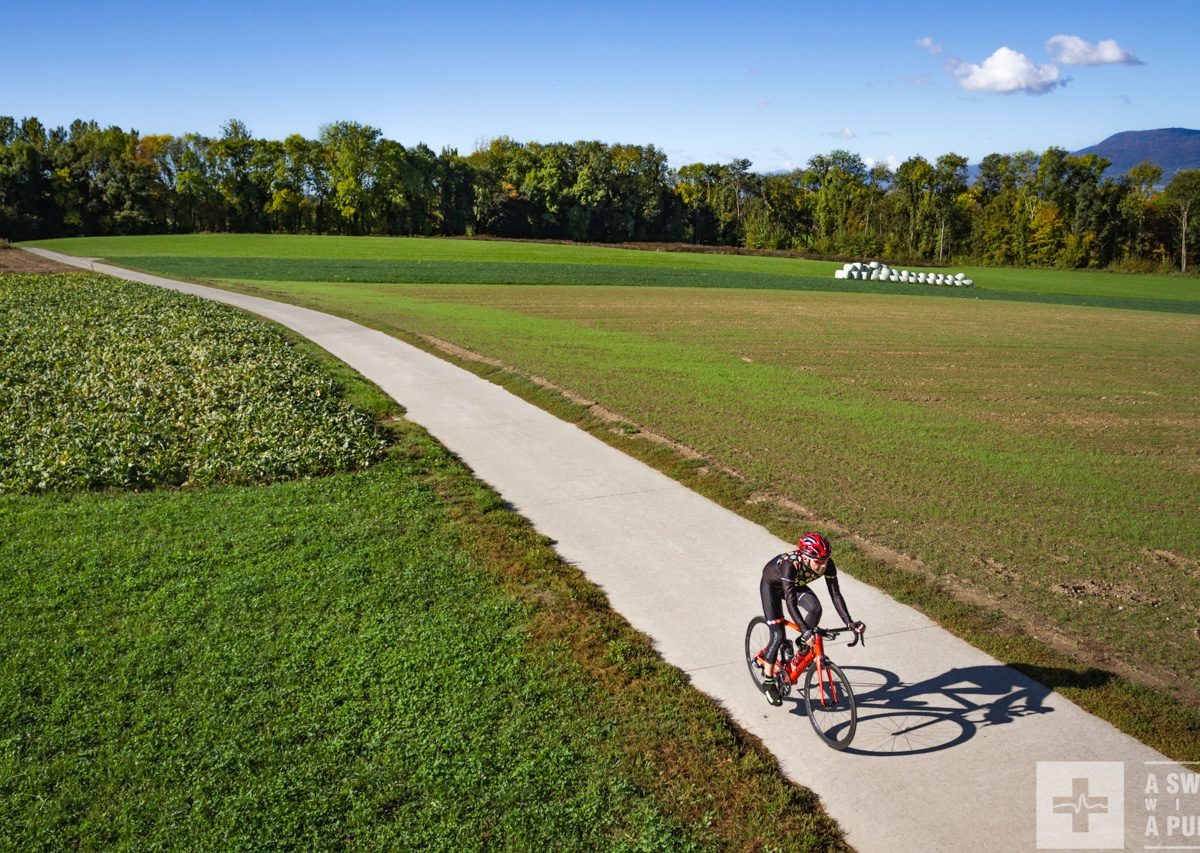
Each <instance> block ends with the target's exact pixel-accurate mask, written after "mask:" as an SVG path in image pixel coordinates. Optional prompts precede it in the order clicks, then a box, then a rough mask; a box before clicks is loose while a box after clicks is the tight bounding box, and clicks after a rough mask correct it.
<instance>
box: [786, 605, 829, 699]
mask: <svg viewBox="0 0 1200 853" xmlns="http://www.w3.org/2000/svg"><path fill="white" fill-rule="evenodd" d="M783 624H784V625H786V626H787V627H788V628H791V629H792V630H793V631H796V632H797V633H803V630H802V629H801V628H800V626H799V625H797V624H796V623H795V622H792V621H791V620H788V619H785V620H784V622H783ZM822 634H823V632H822V631H821V630H820V629H817V630H816V631H814V632H813V635H812V645H811V646H809V648H808V651H806V652H805V653H804V654H803V655H794V656H793V657H792V659H791V660H790V661H788V662H787V664H785V665H784V666H782V667H780V669H779V673H780V674H783V675H785V676H786V677H787V680H788V681H789V682H791V683H792V684H799V683H800V676H802V675H803V674H804V672H805V671H806V670H807V669H808V668H809V667H810V666H812V665H813V662H814V661H815V662H816V665H817V683H818V684H819V685H820V696H821V704H822V705H837V704H838V702H839V700H840V697H839V696H838V687H837V683H836V682H835V681H834V679H833V676H832V674H830V672H829V671H828V670H827V669H826V668H825V661H826V657H825V638H824V637H823V636H822Z"/></svg>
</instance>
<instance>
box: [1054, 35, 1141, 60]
mask: <svg viewBox="0 0 1200 853" xmlns="http://www.w3.org/2000/svg"><path fill="white" fill-rule="evenodd" d="M1046 50H1048V51H1050V55H1051V56H1053V57H1054V59H1055V61H1057V62H1061V63H1063V64H1064V65H1142V64H1143V63H1142V61H1141V60H1140V59H1138V58H1137V57H1136V56H1134V55H1133V54H1132V53H1130V52H1129V51H1127V50H1126V49H1125V48H1123V47H1121V46H1120V45H1119V44H1117V42H1116V40H1115V39H1105V40H1104V41H1102V42H1100V43H1098V44H1095V45H1093V44H1091V43H1089V42H1086V41H1084V40H1083V39H1081V38H1080V37H1079V36H1054V37H1052V38H1049V39H1046Z"/></svg>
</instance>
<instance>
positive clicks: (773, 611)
mask: <svg viewBox="0 0 1200 853" xmlns="http://www.w3.org/2000/svg"><path fill="white" fill-rule="evenodd" d="M822 575H823V576H824V577H825V584H826V587H827V588H828V590H829V598H830V600H831V601H832V602H833V606H834V609H835V610H837V613H838V616H840V617H842V622H844V623H845V624H847V625H849V624H850V621H851V620H850V611H849V610H847V609H846V601H845V599H843V598H842V590H841V587H840V586H839V585H838V579H837V566H836V565H835V564H834V562H833V560H832V559H830V560H829V562H828V563H826V564H825V571H824V572H816V571H813V570H812V569H810V568H808V567H807V566H805V565H804V562H803V561H802V560H801V559H800V552H799V551H788V552H787V553H784V554H780V555H779V556H778V557H776V558H775V559H773V560H771V562H769V563H767V564H766V565H765V566H763V572H762V581H761V583H759V594H760V596H761V597H762V605H763V615H764V616H766V618H767V621H768V623H770V625H771V640H770V642H769V643H768V644H767V648H766V649H765V650H764V652H763V657H764V658H765V659H766V660H767V661H768V662H769V663H774V662H775V656H776V655H777V654H778V652H779V646H780V644H781V643H782V642H783V636H784V633H783V626H782V624H781V623H782V619H783V607H782V604H781V603H786V604H787V608H788V612H789V613H790V614H791V616H792V621H793V622H795V623H796V624H797V625H800V626H801V627H802V628H807V629H808V630H810V631H811V630H812V629H814V628H816V627H817V626H818V625H819V624H820V622H821V602H820V601H818V600H817V596H816V593H814V592H813V591H812V590H811V589H810V588H809V586H808V585H809V584H810V583H811V582H812V581H814V580H816V579H817V578H819V577H821V576H822Z"/></svg>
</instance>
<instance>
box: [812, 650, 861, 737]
mask: <svg viewBox="0 0 1200 853" xmlns="http://www.w3.org/2000/svg"><path fill="white" fill-rule="evenodd" d="M804 710H805V711H806V712H807V713H808V721H809V722H810V723H812V727H813V729H814V730H815V731H816V733H817V734H819V735H820V736H821V740H823V741H825V743H826V744H827V745H828V746H830V747H832V748H833V749H845V748H846V747H848V746H849V745H850V741H851V740H853V739H854V730H855V728H857V727H858V708H857V707H856V706H855V704H854V691H853V690H851V689H850V682H849V681H848V680H847V679H846V676H845V674H844V673H843V672H842V670H841V668H840V667H838V665H837V664H836V663H832V662H831V661H826V662H825V663H824V664H823V665H822V666H821V669H820V675H818V671H817V665H816V664H815V663H814V664H813V665H812V666H810V667H809V668H808V672H806V673H805V675H804Z"/></svg>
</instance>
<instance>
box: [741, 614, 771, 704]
mask: <svg viewBox="0 0 1200 853" xmlns="http://www.w3.org/2000/svg"><path fill="white" fill-rule="evenodd" d="M770 641H771V626H769V625H768V624H767V620H766V619H765V618H764V617H762V616H755V617H754V618H753V619H751V620H750V624H749V625H747V626H746V668H747V669H748V670H750V679H751V680H752V681H753V682H754V689H755V690H757V691H759V692H760V693H761V692H762V689H763V678H764V676H763V671H762V667H761V666H759V665H758V663H757V662H756V661H757V659H758V656H759V654H760V653H761V652H762V651H763V649H765V648H766V647H767V643H769V642H770Z"/></svg>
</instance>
